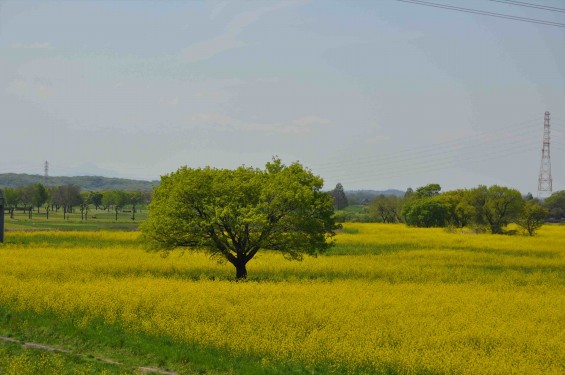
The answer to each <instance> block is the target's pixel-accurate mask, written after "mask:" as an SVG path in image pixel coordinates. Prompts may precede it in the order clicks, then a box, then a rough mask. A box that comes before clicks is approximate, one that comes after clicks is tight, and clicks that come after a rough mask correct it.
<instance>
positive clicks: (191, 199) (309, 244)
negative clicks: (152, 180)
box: [142, 159, 337, 279]
mask: <svg viewBox="0 0 565 375" xmlns="http://www.w3.org/2000/svg"><path fill="white" fill-rule="evenodd" d="M322 186H323V180H322V179H321V178H320V177H318V176H315V175H314V174H313V173H312V172H311V171H310V170H308V169H306V168H304V167H303V166H302V165H301V164H299V163H293V164H291V165H289V166H286V165H284V164H282V162H281V161H280V160H279V159H273V161H272V162H269V163H267V164H266V166H265V169H264V170H260V169H254V168H248V167H243V166H242V167H239V168H237V169H235V170H229V169H214V168H210V167H206V168H201V169H192V168H187V167H182V168H180V169H179V170H178V171H176V172H174V173H171V174H169V175H165V176H162V177H161V184H160V185H159V186H158V187H157V188H155V190H154V193H153V197H152V201H151V203H150V205H149V207H148V208H149V216H148V219H147V220H146V221H145V222H144V223H143V225H142V231H143V236H144V238H145V239H146V240H147V241H149V242H151V243H154V244H156V245H158V246H159V247H161V248H162V249H164V250H165V251H167V250H170V249H173V248H177V247H185V248H195V249H197V248H202V249H206V250H207V251H209V252H210V253H211V254H212V255H215V256H218V257H220V258H221V259H225V260H227V261H228V262H230V263H231V264H233V265H234V267H235V269H236V279H243V278H246V277H247V268H246V265H247V263H248V262H249V261H250V260H251V259H252V258H253V257H254V256H255V254H257V252H258V251H259V250H261V249H269V250H275V251H279V252H281V253H282V254H283V255H284V256H285V257H286V258H288V259H298V260H300V259H302V257H303V254H311V255H315V254H317V253H321V252H323V251H325V250H326V249H328V247H330V246H331V245H332V244H333V241H332V237H333V236H334V235H335V232H334V231H335V229H337V225H336V223H335V220H334V211H333V202H332V198H331V197H330V196H329V195H328V194H326V193H324V192H321V188H322Z"/></svg>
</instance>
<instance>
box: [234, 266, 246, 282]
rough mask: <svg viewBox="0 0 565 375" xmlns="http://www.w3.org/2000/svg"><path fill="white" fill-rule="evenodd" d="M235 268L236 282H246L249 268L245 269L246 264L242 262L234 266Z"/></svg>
mask: <svg viewBox="0 0 565 375" xmlns="http://www.w3.org/2000/svg"><path fill="white" fill-rule="evenodd" d="M234 266H235V280H236V281H237V280H245V279H247V268H245V263H243V262H240V263H237V264H234Z"/></svg>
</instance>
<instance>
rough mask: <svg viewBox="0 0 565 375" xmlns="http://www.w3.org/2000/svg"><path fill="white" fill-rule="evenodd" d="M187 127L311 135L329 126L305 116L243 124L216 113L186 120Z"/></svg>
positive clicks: (326, 121) (201, 114)
mask: <svg viewBox="0 0 565 375" xmlns="http://www.w3.org/2000/svg"><path fill="white" fill-rule="evenodd" d="M186 123H187V124H188V125H193V126H194V125H196V126H213V127H216V128H219V129H224V130H237V131H245V132H252V133H265V134H301V135H306V134H312V133H314V132H315V131H316V130H317V128H319V126H327V125H331V124H332V122H331V121H330V120H328V119H325V118H323V117H319V116H305V117H300V118H298V119H296V120H293V121H291V122H289V123H259V122H252V123H249V122H245V121H241V120H238V119H235V118H232V117H230V116H226V115H222V114H218V113H199V114H197V115H194V116H191V117H189V118H188V119H187V120H186Z"/></svg>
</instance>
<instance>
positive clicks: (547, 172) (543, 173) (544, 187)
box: [538, 112, 552, 198]
mask: <svg viewBox="0 0 565 375" xmlns="http://www.w3.org/2000/svg"><path fill="white" fill-rule="evenodd" d="M549 135H550V133H549V112H545V118H544V121H543V148H542V150H541V166H540V169H539V180H538V197H540V198H541V197H542V195H544V196H549V195H551V192H552V179H551V158H550V154H549V140H550V138H549Z"/></svg>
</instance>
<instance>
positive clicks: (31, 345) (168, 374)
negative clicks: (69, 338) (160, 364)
mask: <svg viewBox="0 0 565 375" xmlns="http://www.w3.org/2000/svg"><path fill="white" fill-rule="evenodd" d="M0 341H6V342H12V343H15V344H20V345H21V346H22V347H24V348H26V349H37V350H46V351H50V352H59V353H67V354H72V355H76V356H78V357H83V358H89V359H91V358H94V359H96V360H98V361H100V362H104V363H109V364H112V365H123V363H121V362H118V361H114V360H113V359H109V358H102V357H96V356H89V355H85V354H78V353H73V352H71V351H70V350H67V349H62V348H58V347H56V346H51V345H44V344H38V343H35V342H23V341H20V340H17V339H14V338H12V337H5V336H0ZM136 370H137V372H139V373H141V374H162V375H179V374H178V373H177V372H174V371H166V370H162V369H159V368H154V367H137V368H136Z"/></svg>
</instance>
